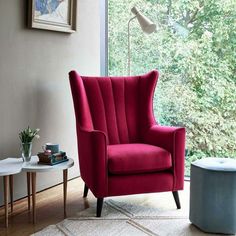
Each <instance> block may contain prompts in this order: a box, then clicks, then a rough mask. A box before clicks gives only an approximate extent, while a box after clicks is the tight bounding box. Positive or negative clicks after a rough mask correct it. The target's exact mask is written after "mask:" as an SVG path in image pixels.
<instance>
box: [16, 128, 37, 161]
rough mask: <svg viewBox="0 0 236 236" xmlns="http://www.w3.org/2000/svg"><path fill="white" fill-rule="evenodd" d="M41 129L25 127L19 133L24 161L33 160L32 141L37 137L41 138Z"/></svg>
mask: <svg viewBox="0 0 236 236" xmlns="http://www.w3.org/2000/svg"><path fill="white" fill-rule="evenodd" d="M38 132H39V129H30V127H29V126H28V128H26V129H24V130H23V131H21V132H20V133H19V137H20V140H21V154H22V158H23V161H24V162H29V161H30V160H31V150H32V141H33V139H34V137H35V138H39V135H38Z"/></svg>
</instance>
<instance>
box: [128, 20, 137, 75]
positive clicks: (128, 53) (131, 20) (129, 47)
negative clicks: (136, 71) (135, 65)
mask: <svg viewBox="0 0 236 236" xmlns="http://www.w3.org/2000/svg"><path fill="white" fill-rule="evenodd" d="M136 17H137V16H134V17H132V18H131V19H130V20H129V21H128V54H127V55H128V60H127V61H128V69H127V75H128V76H130V22H131V21H132V20H134V19H135V18H136Z"/></svg>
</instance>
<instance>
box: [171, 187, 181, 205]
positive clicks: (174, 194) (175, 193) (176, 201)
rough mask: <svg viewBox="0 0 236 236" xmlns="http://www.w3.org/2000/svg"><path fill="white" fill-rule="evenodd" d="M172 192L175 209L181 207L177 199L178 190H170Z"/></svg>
mask: <svg viewBox="0 0 236 236" xmlns="http://www.w3.org/2000/svg"><path fill="white" fill-rule="evenodd" d="M172 193H173V197H174V199H175V204H176V206H177V209H180V208H181V205H180V201H179V194H178V191H174V192H172Z"/></svg>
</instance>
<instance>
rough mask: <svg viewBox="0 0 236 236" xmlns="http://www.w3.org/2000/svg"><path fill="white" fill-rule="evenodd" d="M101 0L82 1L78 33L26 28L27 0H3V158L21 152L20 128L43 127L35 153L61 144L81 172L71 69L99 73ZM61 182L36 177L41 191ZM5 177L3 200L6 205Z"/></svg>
mask: <svg viewBox="0 0 236 236" xmlns="http://www.w3.org/2000/svg"><path fill="white" fill-rule="evenodd" d="M99 9H100V6H99V1H98V0H79V1H78V8H77V32H76V33H73V34H65V33H59V32H52V31H45V30H36V29H27V27H26V18H27V1H22V0H0V159H4V158H7V157H15V156H20V150H19V146H20V142H19V138H18V133H19V131H20V130H21V129H23V128H25V127H27V126H28V125H30V126H31V127H33V128H40V129H41V130H40V136H41V138H40V139H39V140H35V141H34V144H33V145H34V146H33V152H34V153H37V152H38V151H40V150H41V145H43V144H44V143H46V142H56V143H59V144H60V147H61V149H62V150H65V151H66V152H67V153H68V154H69V156H70V157H72V158H74V160H75V162H76V164H75V167H73V169H71V170H70V171H69V177H70V178H71V177H75V176H78V175H79V167H78V161H77V160H78V155H77V143H76V132H75V119H74V110H73V104H72V98H71V93H70V87H69V81H68V72H69V71H70V70H72V69H76V70H78V72H79V73H81V74H86V75H99V74H100V30H99V25H100V16H99ZM25 175H26V174H19V175H16V176H15V178H14V198H15V199H18V198H21V197H23V196H25V195H26V176H25ZM61 181H62V173H50V174H49V173H45V174H39V175H38V176H37V190H41V189H43V188H46V187H50V186H52V185H54V184H57V183H59V182H61ZM1 183H2V179H0V205H1V204H2V195H3V194H2V184H1Z"/></svg>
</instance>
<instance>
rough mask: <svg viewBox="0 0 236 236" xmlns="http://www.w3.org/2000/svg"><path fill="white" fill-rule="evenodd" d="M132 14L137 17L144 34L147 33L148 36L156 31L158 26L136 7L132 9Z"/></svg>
mask: <svg viewBox="0 0 236 236" xmlns="http://www.w3.org/2000/svg"><path fill="white" fill-rule="evenodd" d="M131 12H132V13H133V14H134V15H135V16H136V17H137V19H138V22H139V24H140V26H141V28H142V30H143V32H145V33H146V34H151V33H153V32H154V31H155V30H156V25H155V24H154V23H153V22H152V21H151V20H149V19H148V18H147V17H146V16H144V15H143V14H142V13H140V11H139V10H138V9H137V8H136V7H133V8H132V9H131Z"/></svg>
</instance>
